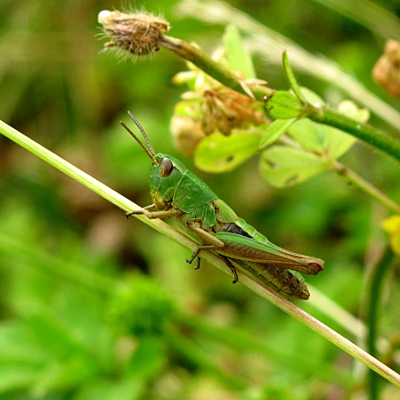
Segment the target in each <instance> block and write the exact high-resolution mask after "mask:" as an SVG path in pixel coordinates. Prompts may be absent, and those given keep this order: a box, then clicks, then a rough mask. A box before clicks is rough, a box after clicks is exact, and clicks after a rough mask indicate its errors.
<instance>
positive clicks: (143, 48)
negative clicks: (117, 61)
mask: <svg viewBox="0 0 400 400" xmlns="http://www.w3.org/2000/svg"><path fill="white" fill-rule="evenodd" d="M98 21H99V23H100V24H101V25H103V30H104V33H105V34H106V36H108V37H109V38H110V39H111V41H109V42H107V43H106V44H105V45H104V47H105V48H115V49H121V50H124V51H127V52H129V53H131V54H133V55H135V56H143V55H147V54H153V53H155V52H156V51H158V50H159V42H160V40H161V39H162V35H163V32H166V31H167V30H168V29H169V24H168V22H167V21H165V20H164V19H162V18H160V17H156V16H154V15H151V14H146V13H130V14H126V13H122V12H120V11H107V10H104V11H101V12H100V13H99V16H98Z"/></svg>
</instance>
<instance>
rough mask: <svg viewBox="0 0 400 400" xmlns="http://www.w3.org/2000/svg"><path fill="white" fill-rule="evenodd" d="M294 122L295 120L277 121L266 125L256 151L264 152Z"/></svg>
mask: <svg viewBox="0 0 400 400" xmlns="http://www.w3.org/2000/svg"><path fill="white" fill-rule="evenodd" d="M294 121H296V119H295V118H292V119H277V120H275V121H273V122H272V123H271V124H270V125H268V127H267V129H266V130H265V132H264V133H263V135H262V137H261V141H260V145H259V146H258V150H264V149H265V148H267V147H268V146H271V144H273V143H275V142H276V141H277V140H278V139H279V138H280V137H281V135H283V134H284V133H285V132H286V131H287V130H288V128H289V126H290V125H292V124H293V122H294Z"/></svg>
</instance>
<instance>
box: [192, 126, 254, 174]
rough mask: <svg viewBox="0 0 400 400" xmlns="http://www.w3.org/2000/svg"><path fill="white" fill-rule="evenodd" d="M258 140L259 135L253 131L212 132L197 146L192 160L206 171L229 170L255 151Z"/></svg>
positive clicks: (218, 171)
mask: <svg viewBox="0 0 400 400" xmlns="http://www.w3.org/2000/svg"><path fill="white" fill-rule="evenodd" d="M259 142H260V136H259V135H258V134H255V133H254V132H234V133H232V135H230V136H224V135H222V134H221V133H219V132H217V133H213V134H212V135H210V136H207V137H206V138H204V139H203V140H202V141H201V142H200V144H199V145H198V146H197V149H196V152H195V155H194V162H195V164H196V166H197V167H198V168H199V169H201V170H203V171H206V172H212V173H221V172H227V171H231V170H233V169H234V168H236V167H237V166H238V165H240V164H242V163H243V162H245V161H246V160H247V159H248V158H250V157H251V156H252V155H253V154H254V153H255V152H256V151H257V148H258V144H259Z"/></svg>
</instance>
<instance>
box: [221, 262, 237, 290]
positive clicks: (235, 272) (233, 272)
mask: <svg viewBox="0 0 400 400" xmlns="http://www.w3.org/2000/svg"><path fill="white" fill-rule="evenodd" d="M222 258H223V259H224V261H225V264H226V265H227V266H228V267H229V268H230V270H231V271H232V274H233V281H232V283H233V284H235V283H236V282H239V276H238V274H237V271H236V268H235V267H234V265H233V264H232V263H231V262H230V261H229V258H227V257H222Z"/></svg>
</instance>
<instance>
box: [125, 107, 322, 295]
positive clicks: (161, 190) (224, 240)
mask: <svg viewBox="0 0 400 400" xmlns="http://www.w3.org/2000/svg"><path fill="white" fill-rule="evenodd" d="M128 114H129V116H130V118H131V119H132V121H133V122H134V123H135V125H136V126H137V127H138V129H139V130H140V132H141V133H142V135H143V138H144V140H145V141H146V144H147V147H146V146H145V144H144V143H142V142H141V141H140V139H139V138H138V137H137V136H136V135H135V134H134V133H133V132H132V131H131V130H130V129H129V128H128V126H127V125H126V124H124V123H123V122H122V121H121V124H122V126H123V127H124V128H125V129H126V130H127V131H128V132H129V133H130V134H131V135H132V137H133V138H134V139H135V140H136V141H137V142H138V143H139V145H140V146H141V147H142V148H143V150H144V151H145V152H146V153H147V155H148V156H149V157H150V159H151V161H152V167H151V171H150V195H151V198H152V200H153V203H152V204H151V205H149V206H147V207H144V208H143V209H142V210H141V211H133V212H130V213H127V215H128V216H129V215H133V214H135V215H138V214H143V215H145V216H146V217H148V218H150V219H154V218H168V217H170V218H174V219H175V220H176V221H177V223H178V225H179V226H180V228H181V229H182V230H183V232H184V233H185V234H187V235H189V236H190V237H192V238H194V239H195V240H196V241H198V242H200V243H201V244H199V246H198V247H197V249H196V250H195V252H194V253H193V254H192V256H191V258H190V259H188V260H186V261H187V262H188V263H189V264H192V262H193V261H194V260H195V259H196V260H197V262H196V265H195V268H196V269H197V268H199V267H200V257H199V254H200V252H201V251H203V250H209V251H212V252H214V253H216V254H217V255H218V256H219V257H221V258H222V259H223V260H224V261H225V263H226V265H227V266H228V267H229V268H230V269H231V271H232V274H233V278H234V279H233V283H236V282H237V281H238V274H237V271H236V268H239V269H240V270H242V271H243V272H244V273H246V272H247V274H248V275H251V276H252V277H253V279H255V280H256V281H257V282H258V283H260V284H261V285H263V286H265V287H267V288H269V289H270V290H272V291H274V292H276V293H280V294H281V295H283V296H284V297H287V298H298V299H303V300H306V299H308V298H309V292H308V289H307V286H306V285H305V283H304V282H303V281H301V280H299V279H298V278H297V277H296V276H295V275H293V274H292V273H291V272H290V270H293V271H298V272H300V273H304V274H309V275H316V274H318V273H319V272H320V271H322V270H323V265H324V263H323V261H322V260H320V259H318V258H314V257H308V256H304V255H301V254H296V253H293V252H291V251H288V250H286V249H283V248H281V247H279V246H277V245H275V244H273V243H272V242H270V241H269V240H268V239H267V238H266V237H265V236H263V235H262V234H261V233H259V232H258V231H257V230H256V229H255V228H253V227H252V226H251V225H249V224H248V223H247V222H246V221H245V220H244V219H243V218H239V217H238V216H237V215H236V213H235V212H234V211H233V210H232V209H231V208H230V207H229V206H228V205H227V204H226V203H225V202H224V201H223V200H221V199H219V198H218V196H217V195H216V194H215V193H214V192H213V191H212V190H211V189H210V188H209V187H208V186H207V185H206V184H205V183H204V182H203V181H202V180H200V179H199V178H198V177H197V176H196V175H195V174H193V173H192V172H190V171H189V170H188V169H187V168H186V167H185V166H184V165H183V164H182V163H181V162H180V161H179V160H178V159H176V158H174V157H172V156H169V155H167V154H163V153H157V154H156V153H155V151H154V148H153V146H152V144H151V142H150V140H149V138H148V136H147V134H146V132H145V131H144V129H143V127H142V126H141V125H140V123H139V122H138V121H137V120H136V119H135V117H134V116H133V115H132V114H131V113H130V112H128Z"/></svg>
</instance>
